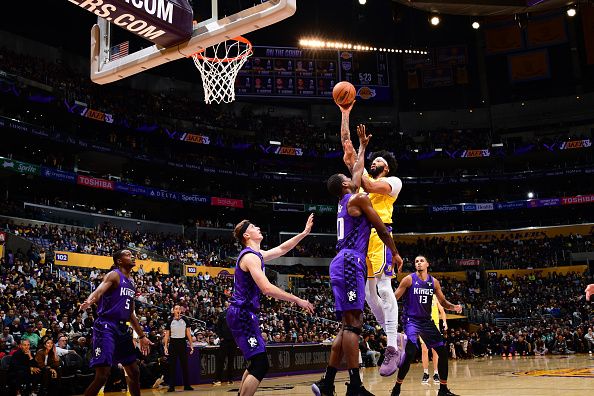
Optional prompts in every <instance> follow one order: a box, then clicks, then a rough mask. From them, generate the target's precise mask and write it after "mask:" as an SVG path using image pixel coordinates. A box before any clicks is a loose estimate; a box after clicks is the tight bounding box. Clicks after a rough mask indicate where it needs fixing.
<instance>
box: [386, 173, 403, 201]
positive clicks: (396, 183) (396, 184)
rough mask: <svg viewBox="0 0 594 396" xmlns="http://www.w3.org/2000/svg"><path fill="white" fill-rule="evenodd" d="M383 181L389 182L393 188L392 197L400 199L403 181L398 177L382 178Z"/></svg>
mask: <svg viewBox="0 0 594 396" xmlns="http://www.w3.org/2000/svg"><path fill="white" fill-rule="evenodd" d="M382 180H384V181H385V182H387V183H388V184H389V185H390V187H392V191H391V192H390V196H391V197H394V198H398V194H400V190H402V180H400V179H399V178H397V177H396V176H390V177H384V178H382Z"/></svg>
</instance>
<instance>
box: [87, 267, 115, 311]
mask: <svg viewBox="0 0 594 396" xmlns="http://www.w3.org/2000/svg"><path fill="white" fill-rule="evenodd" d="M119 283H120V276H119V275H118V273H117V272H115V271H110V272H108V273H107V275H105V278H103V282H101V284H100V285H99V287H97V289H95V291H94V292H93V293H91V294H90V295H89V297H87V299H86V300H85V301H84V302H83V303H82V304H81V305H80V307H79V310H81V311H84V310H85V309H87V308H89V307H90V306H91V304H94V303H96V302H97V301H99V299H100V298H101V296H102V295H104V294H105V293H106V292H107V291H108V290H109V289H111V288H112V287H114V286H117V285H119Z"/></svg>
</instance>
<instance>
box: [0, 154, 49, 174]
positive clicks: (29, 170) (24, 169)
mask: <svg viewBox="0 0 594 396" xmlns="http://www.w3.org/2000/svg"><path fill="white" fill-rule="evenodd" d="M0 168H2V169H5V170H11V171H14V172H18V173H24V174H26V175H39V174H40V173H41V172H40V170H41V167H40V166H39V165H34V164H30V163H28V162H21V161H15V160H11V159H8V158H2V159H1V160H0Z"/></svg>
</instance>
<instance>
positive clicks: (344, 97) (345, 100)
mask: <svg viewBox="0 0 594 396" xmlns="http://www.w3.org/2000/svg"><path fill="white" fill-rule="evenodd" d="M356 94H357V91H356V90H355V87H354V86H353V84H351V83H350V82H348V81H341V82H339V83H338V84H336V85H335V86H334V88H333V89H332V98H334V102H335V103H336V104H337V105H339V106H348V105H350V104H351V103H353V101H354V100H355V95H356Z"/></svg>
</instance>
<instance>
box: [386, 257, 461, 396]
mask: <svg viewBox="0 0 594 396" xmlns="http://www.w3.org/2000/svg"><path fill="white" fill-rule="evenodd" d="M428 267H429V262H428V261H427V258H426V257H425V256H417V257H416V258H415V269H416V272H413V273H412V274H410V275H407V276H406V277H405V278H404V279H402V281H401V282H400V284H399V285H398V289H396V293H395V294H396V299H399V298H400V297H402V296H403V295H405V294H406V301H405V302H404V332H405V333H406V336H407V337H408V341H407V343H406V348H405V351H406V357H405V359H404V362H403V363H402V365H401V366H400V369H399V370H398V376H397V379H396V384H395V385H394V388H393V389H392V395H391V396H398V395H400V386H401V385H402V382H403V381H404V378H405V376H406V374H407V373H408V370H409V369H410V363H411V361H412V360H413V359H414V358H415V356H416V354H417V340H418V338H419V336H421V337H423V341H425V344H426V345H427V348H433V349H434V350H435V352H437V355H438V356H439V359H438V361H437V370H438V372H439V383H440V386H439V393H438V394H437V395H438V396H456V395H454V394H453V393H452V392H451V391H450V390H449V389H448V386H447V383H448V352H447V350H446V348H445V342H444V339H443V337H442V336H441V334H440V332H439V330H438V329H437V327H436V326H435V323H434V322H433V320H432V319H431V311H432V309H431V302H432V301H433V296H434V295H435V297H436V298H437V301H439V302H440V303H441V305H442V306H443V307H444V308H445V309H449V310H453V311H456V312H458V313H460V312H462V306H460V305H454V304H452V303H451V302H449V301H448V300H446V298H445V296H444V295H443V292H442V291H441V286H440V284H439V281H438V280H437V279H435V278H434V277H432V276H431V275H429V274H428V273H427V268H428Z"/></svg>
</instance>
